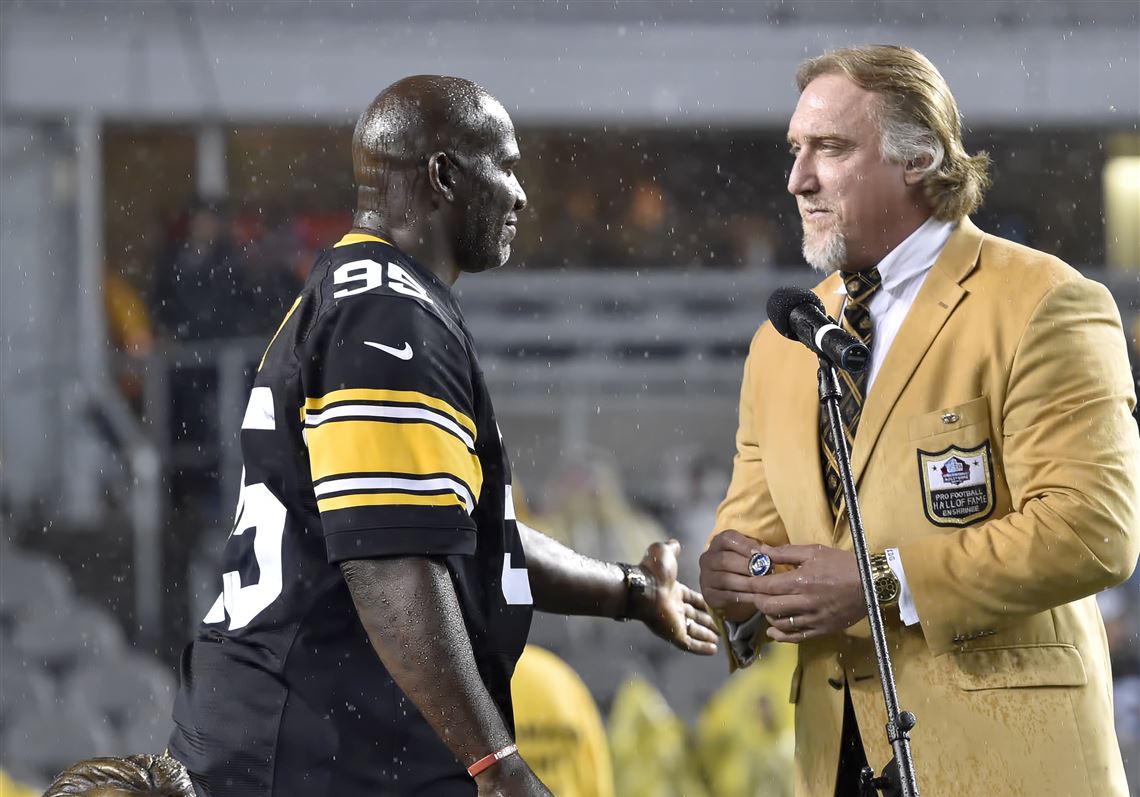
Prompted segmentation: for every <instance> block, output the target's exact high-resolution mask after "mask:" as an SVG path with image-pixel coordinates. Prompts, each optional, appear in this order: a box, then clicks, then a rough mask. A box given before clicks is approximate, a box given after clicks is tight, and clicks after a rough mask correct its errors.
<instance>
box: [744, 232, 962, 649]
mask: <svg viewBox="0 0 1140 797" xmlns="http://www.w3.org/2000/svg"><path fill="white" fill-rule="evenodd" d="M957 226H958V225H957V222H948V221H938V220H937V219H935V218H934V217H931V218H929V219H927V220H926V221H925V222H923V224H922V225H921V226H920V227H919V228H918V229H917V230H915V231H914V232H912V233H911V234H910V235H909V236H907V238H906V239H905V240H904V241H903V242H902V243H901V244H899V245H898V246H896V247H895V248H894V249H893V250H891V252H890V253H888V254H887V256H886V257H884V258H883V259H882V261H881V262H880V263H879V265H878V269H879V276H880V277H882V280H883V284H882V286H881V287H880V288H879V290H878V291H876V292H875V295H874V296H872V297H871V302H870V304H868V306H867V310H868V312H870V314H871V322H872V324H873V325H874V326H873V329H874V336H873V338H872V339H871V366H870V370H869V371H868V373H867V396H868V397H869V396H870V395H871V392H872V391H873V390H874V384H875V377H876V376H878V374H879V369H880V368H882V367H883V361H884V360H886V358H887V352H889V351H890V350H891V344H892V343H894V340H895V336H897V335H898V332H899V328H900V327H902V324H903V320H904V319H905V318H906V315H907V313H908V312H910V307H911V305H912V304H914V300H915V297H916V296H918V291H919V289H921V288H922V283H924V282H926V275H927V274H928V273H929V272H930V269H931V267H932V266H933V265H934V261H936V260H937V259H938V256H939V255H940V254H942V250H943V248H945V246H946V242H947V241H949V240H950V234H951V233H952V232H954V229H955V228H956V227H957ZM836 293H837V294H841V295H843V296H846V295H847V287H846V286H845V285H844V284H843V282H842V281H840V283H839V288H838V290H836ZM886 555H887V563H888V564H889V565H890V567H891V571H892V572H893V573H894V574H895V577H896V578H898V580H899V587H900V591H899V617H900V618H902V621H903V623H905V624H906V625H914V624H915V623H917V622H918V612H917V610H916V609H915V606H914V597H913V596H912V595H911V594H910V588H909V586H908V585H907V581H906V573H905V572H904V571H903V565H902V560H901V559H900V557H899V552H898V549H897V548H888V549H887V550H886ZM762 620H763V617H762V615H760V613H759V612H757V614H756V615H755V616H753V617H752V618H751V619H750V620H747V621H746V622H743V623H740V624H737V623H725V629H726V631H727V632H728V639H729V643H730V644H731V645H732V646H733V650H734V651H735V652H736V653H737V656H738V658H739V659H740V661H741V662H743V663H748V662H749V661H751V660H752V659H753V658H755V656H756V651H757V649H758V648H759V643H760V642H761V641H762V640H758V639H756V638H755V637H756V634H757V633H758V632H759V631H760V627H761V625H762Z"/></svg>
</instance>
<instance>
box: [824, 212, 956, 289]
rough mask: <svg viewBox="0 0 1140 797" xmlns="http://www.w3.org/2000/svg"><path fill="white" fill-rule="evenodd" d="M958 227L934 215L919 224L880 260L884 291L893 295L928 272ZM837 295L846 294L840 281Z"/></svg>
mask: <svg viewBox="0 0 1140 797" xmlns="http://www.w3.org/2000/svg"><path fill="white" fill-rule="evenodd" d="M957 226H958V223H957V222H953V221H939V220H938V219H936V218H934V217H933V216H931V217H930V218H929V219H927V220H926V221H924V222H923V223H922V224H921V225H919V228H918V229H917V230H915V231H914V232H912V233H911V234H910V235H908V236H907V237H906V238H905V239H904V240H903V242H902V243H901V244H899V245H898V246H896V247H895V248H894V249H892V250H891V251H890V252H889V253H888V254H887V256H886V257H884V258H883V259H882V260H881V261H879V265H878V269H879V276H880V277H882V279H883V290H885V291H886V292H887V293H896V292H897V291H898V290H899V289H900V288H902V286H903V285H905V284H906V283H908V282H910V281H911V280H912V279H914V278H915V277H917V276H919V275H921V274H924V273H926V272H927V271H929V270H930V268H931V266H933V265H934V261H935V260H937V259H938V255H940V254H941V253H942V249H943V248H944V247H945V246H946V242H947V241H949V240H950V234H951V233H952V232H954V228H955V227H957ZM836 293H841V294H846V293H847V288H846V286H844V284H843V281H842V280H840V282H839V289H838V290H837V291H836Z"/></svg>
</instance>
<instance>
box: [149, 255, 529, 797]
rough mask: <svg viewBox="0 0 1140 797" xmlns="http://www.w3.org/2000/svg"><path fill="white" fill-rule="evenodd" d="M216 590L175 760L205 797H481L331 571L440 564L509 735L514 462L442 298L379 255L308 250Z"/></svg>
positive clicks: (254, 397)
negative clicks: (310, 255)
mask: <svg viewBox="0 0 1140 797" xmlns="http://www.w3.org/2000/svg"><path fill="white" fill-rule="evenodd" d="M241 446H242V458H243V464H244V473H243V479H242V489H241V495H240V498H239V500H238V506H237V511H236V520H235V523H234V527H233V531H232V532H231V534H230V536H229V538H228V540H227V541H226V546H225V551H224V555H223V566H222V573H221V577H220V580H219V585H218V586H219V589H220V593H219V595H218V598H217V600H216V601H215V602H214V604H213V606H212V608H211V609H210V611H209V612H208V613H207V615H206V617H205V618H204V620H203V622H202V624H201V626H200V629H199V631H198V634H197V636H196V638H195V640H194V642H193V643H192V644H191V645H189V646H188V647H187V649H186V651H185V653H184V654H183V660H182V685H181V688H180V690H179V694H178V697H177V700H176V703H175V708H174V720H175V730H174V734H173V736H172V739H171V745H170V751H171V753H172V754H173V755H174V756H175V757H176V758H178V759H180V760H181V761H182V762H183V763H184V764H186V766H187V768H188V769H189V770H190V772H191V774H192V777H193V778H194V780H195V784H196V786H197V787H198V789H199V791H200V792H201V793H202V794H203V795H209V796H210V797H231V795H232V796H233V797H237V795H241V796H242V797H248V796H249V795H273V796H274V797H282V796H283V795H302V794H303V795H306V797H325V796H326V795H327V796H328V797H333V796H334V795H335V796H336V797H352V796H353V795H388V794H392V795H402V794H441V795H443V794H474V785H473V783H472V781H471V780H470V779H469V778H468V777H467V775H466V772H465V771H464V769H463V767H462V766H461V765H460V763H459V762H457V761H456V760H455V758H454V756H452V754H451V753H450V752H449V751H448V749H447V748H446V747H445V746H444V745H443V743H442V742H441V741H440V740H439V739H438V738H437V737H436V735H435V734H434V733H433V732H432V730H431V728H430V727H429V726H428V725H427V723H426V721H425V720H424V719H423V717H422V716H421V715H420V714H419V712H418V711H417V710H416V708H415V706H414V705H412V704H411V702H410V701H408V699H407V698H406V697H405V696H404V695H403V693H402V692H401V691H400V689H399V688H398V687H397V686H396V684H395V683H394V681H393V680H392V678H391V677H390V676H389V675H388V673H387V671H386V670H385V669H384V666H383V664H382V663H381V662H380V659H379V657H378V656H377V654H376V653H375V651H374V650H373V648H372V647H371V645H370V643H369V641H368V638H367V636H366V634H365V631H364V628H363V626H362V625H361V623H360V621H359V619H358V617H357V615H356V611H355V609H354V606H353V604H352V600H351V597H350V595H349V592H348V588H347V586H346V584H345V581H344V579H343V577H342V575H341V572H340V568H339V563H340V562H342V561H345V560H351V559H367V558H372V557H381V556H408V555H412V556H433V557H440V558H441V559H442V560H443V561H445V562H446V564H447V567H448V570H449V571H450V573H451V576H452V583H453V584H454V586H455V591H456V594H457V596H458V599H459V605H460V608H461V610H462V613H463V619H464V621H465V623H466V626H467V631H468V635H469V636H470V639H471V645H472V648H473V650H474V654H475V660H476V662H477V664H478V666H479V671H480V673H481V675H482V677H483V681H484V683H485V684H486V685H487V688H488V690H489V691H490V694H491V695H492V697H493V698H494V699H495V701H496V703H497V704H498V706H499V708H500V709H501V711H502V713H503V716H504V717H505V718H506V719H507V722H508V723H510V722H511V717H512V713H511V701H510V680H511V674H512V672H513V671H514V665H515V661H516V660H517V659H518V657H519V655H520V653H521V652H522V648H523V645H524V644H525V642H526V636H527V632H528V630H529V627H530V617H531V594H530V583H529V580H528V578H527V572H526V558H525V556H524V554H523V547H522V541H521V539H520V537H519V531H518V527H517V525H516V523H515V519H514V508H513V504H512V500H511V480H510V465H509V462H508V460H507V456H506V453H505V451H504V448H503V444H502V439H501V437H500V434H499V429H498V426H497V425H496V422H495V417H494V413H493V411H492V408H491V400H490V396H489V395H488V393H487V388H486V385H485V383H484V380H483V374H482V372H481V371H480V369H479V364H478V361H477V360H476V357H475V351H474V348H473V346H472V343H471V338H470V335H469V333H468V331H467V328H466V326H465V324H464V321H463V317H462V315H461V313H460V310H459V307H458V305H457V304H456V302H455V299H454V297H453V296H452V294H451V291H450V290H449V289H448V287H447V286H446V285H444V284H443V283H442V282H440V281H439V280H438V279H437V278H436V277H435V276H434V275H433V274H431V273H430V272H429V271H427V270H426V269H425V268H423V267H422V266H420V265H419V264H417V263H416V262H415V261H413V260H412V259H411V258H410V257H408V256H407V255H405V254H404V253H402V252H401V251H400V250H398V249H396V248H395V247H394V246H392V245H390V244H388V243H386V242H384V241H382V240H380V239H379V238H376V237H374V236H369V235H360V234H350V235H347V236H345V238H343V239H342V240H341V241H340V243H338V244H337V245H336V246H335V247H333V248H332V249H329V250H327V251H325V252H322V253H321V255H320V256H319V257H318V259H317V262H316V264H315V266H314V268H313V273H312V275H311V276H310V278H309V280H308V282H307V283H306V285H305V287H304V289H303V290H302V292H301V295H300V296H299V297H298V299H297V301H296V302H295V303H294V304H293V307H292V309H291V310H290V311H289V313H288V315H287V316H286V318H285V320H284V322H283V323H282V325H281V327H280V328H279V329H278V331H277V333H276V335H275V336H274V338H273V340H272V341H271V342H270V344H269V347H268V349H267V350H266V352H265V356H264V357H263V359H262V361H261V365H260V368H259V370H258V373H257V376H256V379H255V381H254V386H253V389H252V391H251V393H250V398H249V403H248V407H247V409H246V412H245V417H244V420H243V423H242V430H241Z"/></svg>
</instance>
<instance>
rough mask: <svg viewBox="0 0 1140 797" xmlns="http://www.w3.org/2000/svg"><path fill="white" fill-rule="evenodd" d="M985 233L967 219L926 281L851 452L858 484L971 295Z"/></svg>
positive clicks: (877, 379)
mask: <svg viewBox="0 0 1140 797" xmlns="http://www.w3.org/2000/svg"><path fill="white" fill-rule="evenodd" d="M982 239H983V233H982V232H981V230H979V229H978V228H977V227H975V226H974V225H973V224H972V223H971V222H970V220H969V219H962V221H961V222H960V223H959V224H958V228H957V229H956V230H955V231H954V232H953V233H952V234H951V236H950V240H949V241H947V243H946V247H945V248H944V249H943V250H942V254H940V255H939V256H938V260H937V261H935V263H934V266H933V267H932V268H931V269H930V273H929V274H927V276H926V281H925V282H924V283H923V285H922V288H921V289H920V290H919V292H918V296H917V297H916V298H915V300H914V304H913V305H911V308H910V311H909V312H908V313H907V315H906V319H904V320H903V324H902V327H900V328H899V331H898V334H897V335H896V336H895V340H894V343H893V344H891V350H890V351H889V352H887V358H886V360H884V361H883V365H882V368H880V370H879V373H878V376H876V377H875V383H874V384H873V385H872V386H871V392H870V394H869V395H868V396H867V402H866V404H864V406H863V414H862V417H861V418H860V419H859V433H858V434H857V435H856V436H855V446H854V451H852V452H851V469H852V471H853V473H854V474H855V480H856V483H858V481H859V479H860V478H861V477H862V475H863V469H864V468H865V467H866V465H867V462H868V460H869V459H870V456H871V452H872V451H873V450H874V448H875V444H876V443H877V442H878V440H879V434H880V433H881V432H882V431H883V425H884V424H885V423H886V421H887V418H888V417H889V416H890V414H891V410H892V409H894V406H895V402H896V401H897V400H898V397H899V395H900V394H901V393H902V391H903V388H905V387H906V385H907V383H908V382H909V381H910V379H911V377H912V376H913V375H914V372H915V369H916V368H918V364H919V363H920V362H921V361H922V357H923V355H924V354H926V350H927V349H929V348H930V344H931V343H933V342H934V338H935V337H937V335H938V332H939V330H941V329H942V326H943V325H944V324H945V323H946V319H947V318H949V317H950V314H951V313H952V312H954V308H955V307H957V305H958V302H960V301H961V300H962V297H963V296H965V294H966V291H965V289H964V288H963V287H962V286H961V284H960V283H961V281H962V280H963V279H964V278H965V277H966V275H967V274H969V273H970V271H972V270H973V268H974V266H975V264H976V263H977V262H978V253H979V251H980V250H981V247H982Z"/></svg>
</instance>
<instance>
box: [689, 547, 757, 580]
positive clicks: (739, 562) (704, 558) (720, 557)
mask: <svg viewBox="0 0 1140 797" xmlns="http://www.w3.org/2000/svg"><path fill="white" fill-rule="evenodd" d="M749 556H751V554H749V555H748V556H746V555H744V554H741V553H738V552H737V551H735V550H733V549H728V548H721V549H718V550H715V551H714V550H712V549H711V548H710V549H709V550H707V551H705V552H704V553H703V554H701V571H702V572H706V573H708V572H723V573H739V574H740V575H742V576H746V575H748V574H749V573H748V558H749Z"/></svg>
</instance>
